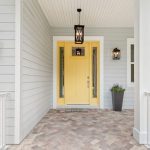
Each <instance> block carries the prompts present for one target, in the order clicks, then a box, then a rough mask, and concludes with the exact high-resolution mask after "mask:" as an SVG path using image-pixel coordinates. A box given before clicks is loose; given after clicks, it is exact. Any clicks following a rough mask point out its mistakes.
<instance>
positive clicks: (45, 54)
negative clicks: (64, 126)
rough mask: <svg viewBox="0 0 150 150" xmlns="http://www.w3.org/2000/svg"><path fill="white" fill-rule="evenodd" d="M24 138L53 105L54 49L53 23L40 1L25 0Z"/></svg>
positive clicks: (23, 35) (23, 63) (23, 46)
mask: <svg viewBox="0 0 150 150" xmlns="http://www.w3.org/2000/svg"><path fill="white" fill-rule="evenodd" d="M22 15H23V16H22V17H23V24H22V28H23V32H22V34H21V36H22V41H21V42H22V64H21V68H22V72H21V73H22V79H21V86H22V89H21V90H22V91H21V93H22V94H21V97H22V105H21V110H22V112H21V114H22V116H21V117H22V119H21V120H22V121H21V137H22V139H23V138H24V137H25V136H26V135H27V134H28V133H29V132H30V131H31V130H32V128H33V127H34V126H35V125H36V124H37V123H38V122H39V121H40V119H41V118H42V117H43V116H44V115H45V113H46V112H47V111H48V110H49V108H50V99H52V93H51V92H50V90H51V89H52V80H51V78H52V49H51V39H50V35H49V33H50V26H49V24H48V21H47V19H46V18H45V16H44V14H43V12H42V10H41V8H40V6H39V4H38V2H37V0H23V14H22Z"/></svg>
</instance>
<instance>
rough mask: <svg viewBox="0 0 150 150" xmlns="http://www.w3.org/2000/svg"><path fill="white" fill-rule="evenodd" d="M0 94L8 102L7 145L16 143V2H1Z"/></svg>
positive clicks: (6, 0) (5, 0)
mask: <svg viewBox="0 0 150 150" xmlns="http://www.w3.org/2000/svg"><path fill="white" fill-rule="evenodd" d="M0 92H2V93H5V92H7V93H9V94H10V96H9V97H8V99H7V101H6V143H7V144H13V143H14V118H15V116H14V104H15V0H0Z"/></svg>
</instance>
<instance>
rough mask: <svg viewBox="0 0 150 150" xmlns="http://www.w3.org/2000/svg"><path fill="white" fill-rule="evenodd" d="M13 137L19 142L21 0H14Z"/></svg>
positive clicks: (15, 141) (15, 142)
mask: <svg viewBox="0 0 150 150" xmlns="http://www.w3.org/2000/svg"><path fill="white" fill-rule="evenodd" d="M15 7H16V9H15V16H16V17H15V19H16V20H15V22H16V24H15V38H16V40H15V139H14V144H19V143H20V121H21V120H20V119H21V118H20V98H21V95H20V94H21V93H20V92H21V91H20V90H21V72H20V71H21V1H20V0H15Z"/></svg>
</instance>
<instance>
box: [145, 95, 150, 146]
mask: <svg viewBox="0 0 150 150" xmlns="http://www.w3.org/2000/svg"><path fill="white" fill-rule="evenodd" d="M145 96H146V100H147V147H148V148H150V92H145Z"/></svg>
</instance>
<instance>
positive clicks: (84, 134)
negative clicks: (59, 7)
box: [8, 110, 146, 150]
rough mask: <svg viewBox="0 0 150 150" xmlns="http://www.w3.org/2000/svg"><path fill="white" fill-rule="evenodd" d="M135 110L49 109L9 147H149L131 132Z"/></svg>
mask: <svg viewBox="0 0 150 150" xmlns="http://www.w3.org/2000/svg"><path fill="white" fill-rule="evenodd" d="M133 119H134V118H133V111H132V110H124V111H122V112H114V111H110V110H84V111H79V110H78V111H75V110H74V111H69V110H67V111H65V110H57V111H56V110H55V111H50V112H49V113H48V114H47V115H46V116H45V117H44V118H43V119H42V120H41V122H40V123H39V124H38V125H37V126H36V127H35V128H34V129H33V131H32V132H31V134H30V135H29V136H28V137H27V138H26V139H24V141H23V142H22V143H21V144H20V145H18V146H17V145H16V146H10V147H9V148H8V150H146V147H145V146H143V145H139V144H138V143H137V142H136V141H135V140H134V138H133V136H132V128H133Z"/></svg>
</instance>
